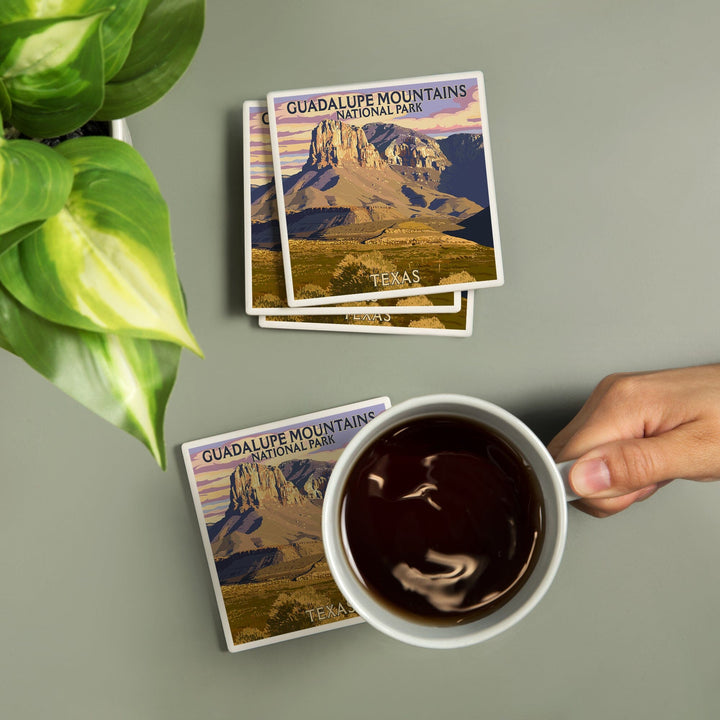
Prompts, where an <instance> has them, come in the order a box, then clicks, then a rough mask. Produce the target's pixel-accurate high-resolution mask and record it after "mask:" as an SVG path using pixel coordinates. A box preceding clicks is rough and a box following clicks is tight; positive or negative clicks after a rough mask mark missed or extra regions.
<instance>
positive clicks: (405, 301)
mask: <svg viewBox="0 0 720 720" xmlns="http://www.w3.org/2000/svg"><path fill="white" fill-rule="evenodd" d="M395 304H396V305H397V306H398V307H414V306H415V305H422V306H424V307H427V306H428V305H430V304H431V303H430V300H429V298H428V296H427V295H409V296H408V297H404V298H400V299H399V300H398V301H397V303H395Z"/></svg>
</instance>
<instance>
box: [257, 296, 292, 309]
mask: <svg viewBox="0 0 720 720" xmlns="http://www.w3.org/2000/svg"><path fill="white" fill-rule="evenodd" d="M284 304H285V303H284V302H283V301H282V300H280V298H279V297H278V296H277V295H273V294H272V293H263V294H262V295H260V297H258V298H257V299H256V300H255V307H259V308H276V307H282V306H283V305H284Z"/></svg>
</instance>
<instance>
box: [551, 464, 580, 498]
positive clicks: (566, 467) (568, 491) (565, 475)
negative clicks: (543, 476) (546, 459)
mask: <svg viewBox="0 0 720 720" xmlns="http://www.w3.org/2000/svg"><path fill="white" fill-rule="evenodd" d="M555 464H556V465H557V469H558V472H559V473H560V477H561V478H562V481H563V487H564V488H565V498H566V499H567V501H568V502H572V501H573V500H579V499H580V496H579V495H577V494H576V493H574V492H573V489H572V488H571V487H570V468H571V467H572V466H573V465H574V464H575V460H566V461H565V462H561V463H555Z"/></svg>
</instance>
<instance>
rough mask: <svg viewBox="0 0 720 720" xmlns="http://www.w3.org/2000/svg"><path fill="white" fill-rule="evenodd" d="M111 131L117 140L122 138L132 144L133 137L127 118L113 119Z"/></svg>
mask: <svg viewBox="0 0 720 720" xmlns="http://www.w3.org/2000/svg"><path fill="white" fill-rule="evenodd" d="M110 132H111V134H112V136H113V137H114V138H115V139H116V140H122V141H123V142H126V143H127V144H128V145H132V137H130V130H129V128H128V125H127V123H126V122H125V119H124V118H123V119H121V120H113V121H111V126H110Z"/></svg>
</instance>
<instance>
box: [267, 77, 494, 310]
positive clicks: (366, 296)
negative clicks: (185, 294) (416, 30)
mask: <svg viewBox="0 0 720 720" xmlns="http://www.w3.org/2000/svg"><path fill="white" fill-rule="evenodd" d="M462 79H474V80H476V81H477V83H478V100H479V104H480V115H481V120H482V135H483V146H484V149H485V172H486V175H487V185H488V198H489V208H490V220H491V225H492V234H493V251H494V257H495V273H496V277H495V279H493V280H481V281H475V282H471V283H458V284H455V285H442V286H438V285H435V286H426V287H423V288H422V289H421V290H422V292H423V294H429V293H434V292H442V291H443V290H445V291H447V290H452V291H455V290H460V291H462V290H474V289H478V288H487V287H498V286H500V285H502V284H503V283H504V272H503V263H502V252H501V246H500V232H499V229H498V219H497V200H496V196H495V180H494V173H493V164H492V153H491V149H490V129H489V121H488V113H487V102H486V97H485V79H484V76H483V73H482V72H480V71H475V72H459V73H447V74H441V75H426V76H419V77H411V78H400V79H396V80H383V81H378V82H367V83H355V84H350V85H332V86H327V87H317V88H304V89H299V90H284V91H274V92H270V93H268V95H267V103H268V113H269V118H270V141H271V143H272V155H273V165H274V168H275V186H276V195H277V203H278V219H279V223H280V234H281V243H282V253H283V264H284V267H285V284H286V293H287V303H288V306H289V307H291V308H300V307H307V306H317V305H326V304H338V303H345V302H353V301H356V300H374V299H377V298H380V297H404V296H406V295H413V294H415V295H417V294H418V289H417V288H413V289H403V290H388V291H378V292H371V293H362V294H350V295H338V296H329V297H325V298H312V299H310V300H307V299H303V300H298V299H296V298H295V293H294V287H293V280H292V272H291V256H290V247H289V239H288V230H287V218H286V213H285V199H284V196H283V183H282V172H281V168H282V163H281V160H280V148H279V144H278V139H277V122H276V108H275V103H276V102H277V101H280V102H282V101H283V99H291V98H294V97H297V96H300V95H311V94H318V95H321V94H327V93H343V92H351V91H353V90H358V91H362V90H366V91H371V92H372V91H375V90H378V89H381V88H386V87H394V86H397V85H407V84H410V83H423V82H438V81H439V82H447V81H451V80H462Z"/></svg>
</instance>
